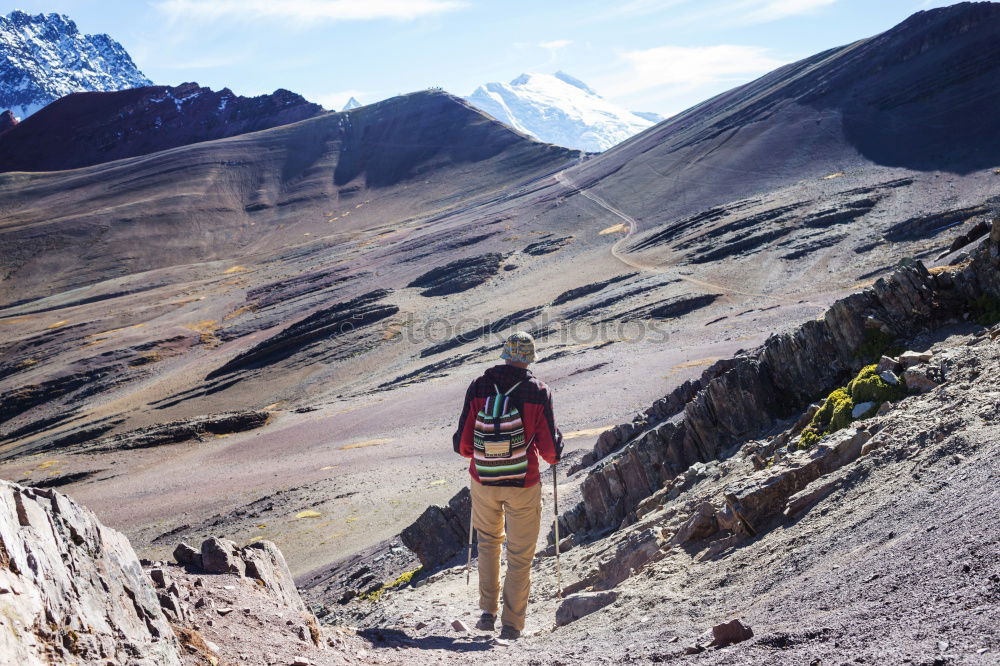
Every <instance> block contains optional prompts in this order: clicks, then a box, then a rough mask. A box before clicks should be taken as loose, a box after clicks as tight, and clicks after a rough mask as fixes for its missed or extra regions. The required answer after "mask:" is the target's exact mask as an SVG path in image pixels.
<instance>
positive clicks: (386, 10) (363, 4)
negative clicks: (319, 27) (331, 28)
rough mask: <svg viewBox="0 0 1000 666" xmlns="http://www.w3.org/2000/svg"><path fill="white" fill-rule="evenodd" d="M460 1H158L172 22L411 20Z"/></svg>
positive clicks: (157, 6)
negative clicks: (221, 20)
mask: <svg viewBox="0 0 1000 666" xmlns="http://www.w3.org/2000/svg"><path fill="white" fill-rule="evenodd" d="M465 4H466V3H465V2H464V1H463V0H159V2H156V3H155V7H156V8H157V9H158V10H160V11H161V12H163V13H164V14H166V15H167V16H168V17H169V18H170V19H172V20H183V19H190V18H197V19H202V20H217V19H227V20H254V19H271V20H290V21H297V22H307V21H364V20H372V19H396V20H412V19H415V18H419V17H421V16H426V15H429V14H439V13H441V12H446V11H451V10H454V9H458V8H460V7H464V6H465Z"/></svg>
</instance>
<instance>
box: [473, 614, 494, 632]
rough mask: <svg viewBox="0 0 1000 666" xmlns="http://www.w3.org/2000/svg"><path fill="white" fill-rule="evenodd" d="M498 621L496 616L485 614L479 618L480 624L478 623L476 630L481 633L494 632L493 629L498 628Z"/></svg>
mask: <svg viewBox="0 0 1000 666" xmlns="http://www.w3.org/2000/svg"><path fill="white" fill-rule="evenodd" d="M496 621H497V616H496V615H490V614H489V613H483V614H482V615H480V616H479V622H476V629H479V630H480V631H493V628H494V627H495V626H496Z"/></svg>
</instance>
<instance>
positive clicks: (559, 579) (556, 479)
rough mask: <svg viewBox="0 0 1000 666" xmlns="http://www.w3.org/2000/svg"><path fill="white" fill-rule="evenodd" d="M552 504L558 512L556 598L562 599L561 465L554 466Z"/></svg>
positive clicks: (556, 526)
mask: <svg viewBox="0 0 1000 666" xmlns="http://www.w3.org/2000/svg"><path fill="white" fill-rule="evenodd" d="M552 503H553V505H554V508H555V511H556V517H555V521H556V525H555V528H556V586H557V587H556V598H557V599H562V570H561V569H560V568H559V463H553V464H552Z"/></svg>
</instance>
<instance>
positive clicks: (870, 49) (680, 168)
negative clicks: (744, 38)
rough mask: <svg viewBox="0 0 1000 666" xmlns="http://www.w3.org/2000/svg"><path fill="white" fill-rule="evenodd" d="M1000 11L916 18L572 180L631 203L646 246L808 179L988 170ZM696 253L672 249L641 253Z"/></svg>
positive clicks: (702, 111)
mask: <svg viewBox="0 0 1000 666" xmlns="http://www.w3.org/2000/svg"><path fill="white" fill-rule="evenodd" d="M998 16H1000V5H998V4H997V3H993V2H976V3H971V2H963V3H958V4H955V5H951V6H949V7H943V8H939V9H933V10H928V11H922V12H918V13H916V14H914V15H913V16H911V17H910V18H909V19H907V20H906V21H904V22H903V23H901V24H899V25H897V26H896V27H894V28H892V29H890V30H888V31H886V32H884V33H882V34H880V35H876V36H874V37H870V38H868V39H863V40H860V41H857V42H855V43H852V44H849V45H846V46H844V47H841V48H835V49H830V50H828V51H824V52H822V53H818V54H816V55H814V56H811V57H809V58H806V59H804V60H801V61H799V62H796V63H793V64H790V65H787V66H785V67H782V68H780V69H777V70H775V71H774V72H771V73H770V74H767V75H765V76H763V77H761V78H759V79H757V80H755V81H753V82H751V83H748V84H746V85H744V86H740V87H738V88H735V89H733V90H731V91H729V92H726V93H723V94H721V95H719V96H717V97H714V98H712V99H709V100H707V101H705V102H703V103H701V104H698V105H697V106H694V107H692V108H691V109H689V110H687V111H685V112H683V113H680V114H678V115H676V116H674V117H672V118H670V119H669V120H668V121H666V122H664V123H661V124H660V125H657V126H656V127H655V128H652V129H650V130H648V131H646V132H644V133H642V134H640V135H638V136H636V137H634V138H633V139H631V140H629V141H627V142H626V143H624V144H622V145H620V146H617V147H616V148H614V149H613V150H610V151H607V152H606V153H604V154H602V155H601V156H600V158H599V159H595V160H591V161H589V162H587V163H584V164H581V165H580V166H579V167H577V168H576V169H574V170H570V171H569V172H567V174H566V177H567V180H568V181H569V182H571V183H572V184H574V185H576V186H577V187H580V188H584V189H590V190H591V192H590V193H591V194H592V195H596V196H598V197H601V198H602V199H603V200H605V201H606V202H607V203H608V204H610V205H611V206H612V207H615V208H616V209H619V210H621V211H624V212H625V213H626V214H627V215H628V216H630V217H631V218H632V219H633V220H634V222H635V223H634V225H633V226H634V227H636V228H635V232H636V233H635V237H634V238H635V240H636V241H643V240H647V239H648V238H650V237H651V236H652V235H654V234H656V233H657V232H658V231H664V232H666V231H667V227H666V225H668V224H674V223H676V221H677V220H678V219H680V218H691V221H692V222H698V223H700V225H702V226H703V227H705V228H707V229H712V228H714V226H715V225H714V224H713V220H714V219H715V218H716V217H718V216H719V215H725V212H726V211H725V206H724V205H726V204H731V203H732V202H734V201H738V200H743V201H745V200H747V199H751V200H752V199H755V198H756V196H758V195H760V194H762V193H765V192H768V193H769V194H770V197H769V198H773V197H775V195H776V194H778V193H780V192H781V188H783V187H785V186H788V185H790V184H791V183H797V182H800V181H801V180H802V179H816V180H817V181H820V182H825V183H828V184H835V183H836V182H837V181H838V180H839V179H840V178H842V176H843V175H846V176H848V177H849V176H851V175H852V174H853V173H856V172H857V171H858V170H859V169H863V168H869V167H870V166H871V165H878V166H880V167H895V168H903V169H907V170H910V171H916V172H932V171H938V172H942V171H943V172H951V173H957V174H972V173H976V172H988V170H991V169H992V168H995V167H996V166H997V154H998V149H1000V145H998V144H997V143H996V141H995V133H993V132H992V131H991V130H990V129H989V127H988V122H989V121H988V120H987V119H988V117H989V115H988V109H989V108H990V107H991V106H992V105H994V104H995V103H996V95H997V92H996V91H997V89H998V88H997V83H998V81H1000V54H998V52H997V49H996V44H997V43H998V40H997V37H998V33H997V31H998V25H1000V22H998V21H997V17H998ZM936 119H941V120H940V121H938V120H936ZM958 146H967V147H963V148H958ZM828 176H829V177H830V180H829V181H821V180H820V179H822V178H824V177H828ZM883 180H884V181H889V180H891V179H890V178H888V177H887V178H884V179H883ZM872 184H874V183H870V182H869V183H866V184H865V185H872ZM846 189H849V188H846ZM845 194H847V192H845ZM796 199H801V198H800V197H796V196H790V197H787V198H785V201H781V202H780V203H779V204H778V205H779V206H780V205H783V204H789V203H795V201H796ZM720 205H722V208H723V210H721V211H719V210H716V209H715V206H720ZM881 210H884V208H882V206H881V205H880V206H877V207H876V208H875V210H874V211H873V212H874V213H875V214H874V215H871V214H869V215H868V218H869V219H873V218H874V219H877V218H878V217H880V216H879V215H878V213H879V212H880V211H881ZM802 212H808V211H802ZM928 212H930V211H928ZM699 214H704V215H703V216H702V217H700V218H699V217H698V216H699ZM705 217H707V218H708V219H707V220H706V219H705ZM695 228H696V229H697V228H698V227H697V226H696V227H695ZM696 233H697V232H696ZM686 236H687V234H679V235H677V236H676V237H677V238H678V239H679V240H686ZM747 236H750V234H747ZM776 238H777V237H775V238H772V239H770V240H766V241H765V239H762V238H754V240H755V241H757V242H759V243H760V244H761V245H764V244H765V243H766V244H767V245H773V244H774V243H775V240H776ZM784 240H787V237H785V238H784ZM848 240H849V239H841V240H839V241H836V242H837V243H842V242H848ZM830 242H835V241H830ZM621 249H622V250H623V251H635V250H641V249H643V248H642V247H628V246H626V247H623V248H621ZM684 250H685V247H684V245H683V243H669V244H667V245H664V246H662V247H660V248H658V249H656V250H655V251H653V252H652V253H651V255H652V256H648V257H645V258H642V259H640V261H641V262H644V263H647V264H655V263H657V262H662V261H664V260H667V259H669V258H671V257H672V256H673V255H674V254H675V253H684V254H687V253H686V252H684Z"/></svg>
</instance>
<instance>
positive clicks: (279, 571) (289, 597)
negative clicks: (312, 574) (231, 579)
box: [239, 539, 306, 611]
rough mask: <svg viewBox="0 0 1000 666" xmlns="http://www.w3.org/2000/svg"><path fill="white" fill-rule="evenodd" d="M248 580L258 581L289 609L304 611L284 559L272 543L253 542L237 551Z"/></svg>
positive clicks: (265, 541)
mask: <svg viewBox="0 0 1000 666" xmlns="http://www.w3.org/2000/svg"><path fill="white" fill-rule="evenodd" d="M239 555H240V557H241V559H242V560H243V563H244V565H245V571H246V575H247V577H248V578H255V579H257V580H258V581H260V584H261V586H262V587H263V588H264V590H266V591H267V593H268V594H270V595H271V596H272V597H274V598H276V599H278V600H279V601H280V602H281V603H283V604H284V605H285V606H288V607H289V608H294V609H296V610H300V611H304V610H306V606H305V604H304V603H303V602H302V597H300V596H299V591H298V589H297V588H296V587H295V580H294V579H293V578H292V572H291V571H289V569H288V564H287V563H285V557H284V556H283V555H282V554H281V551H280V550H278V547H277V546H276V545H274V543H273V542H271V541H267V540H263V539H262V540H260V541H254V542H253V543H252V544H250V545H249V546H247V547H246V548H242V549H240V551H239Z"/></svg>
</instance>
